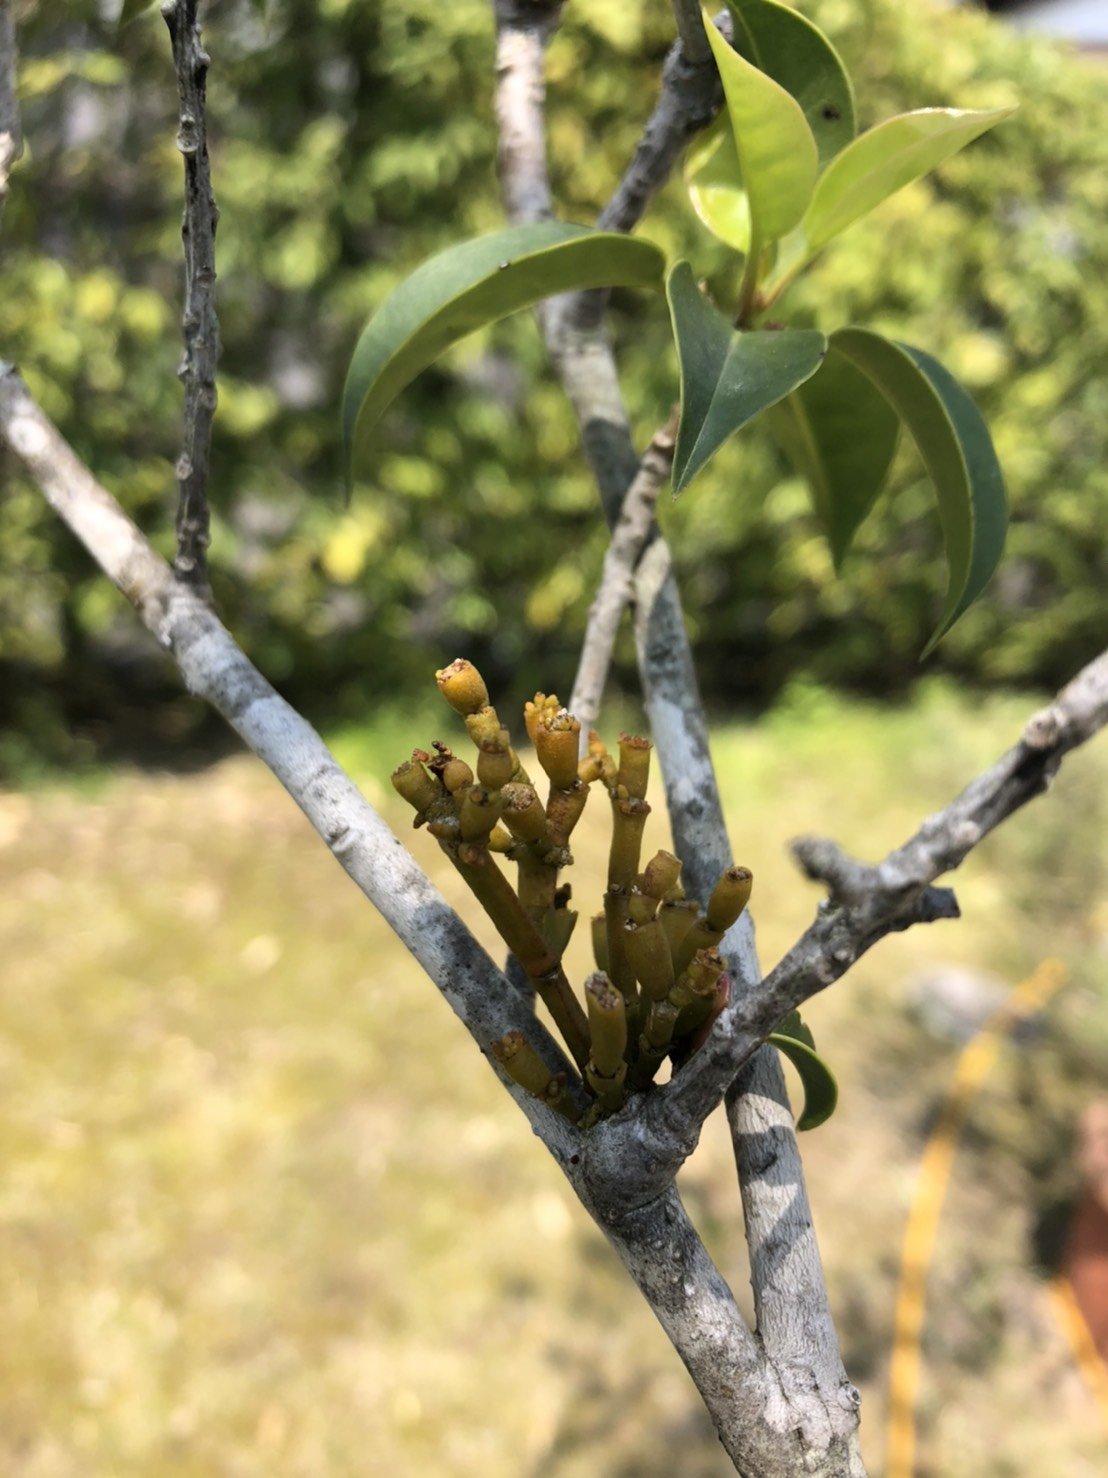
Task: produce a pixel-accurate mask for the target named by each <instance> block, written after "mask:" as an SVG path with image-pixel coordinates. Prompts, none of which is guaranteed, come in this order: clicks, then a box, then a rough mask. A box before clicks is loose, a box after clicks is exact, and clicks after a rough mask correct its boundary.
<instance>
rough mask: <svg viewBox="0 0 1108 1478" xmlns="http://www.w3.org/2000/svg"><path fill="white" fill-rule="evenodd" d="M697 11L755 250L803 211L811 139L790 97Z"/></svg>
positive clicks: (812, 169)
mask: <svg viewBox="0 0 1108 1478" xmlns="http://www.w3.org/2000/svg"><path fill="white" fill-rule="evenodd" d="M703 15H704V26H705V29H706V31H707V33H708V40H709V42H710V44H711V47H712V52H713V54H714V56H715V59H716V65H717V66H718V67H719V75H720V78H721V79H722V81H723V93H724V99H725V102H726V108H727V116H728V120H729V121H730V124H731V131H732V133H733V135H734V138H735V147H736V151H737V153H738V158H739V166H740V169H741V171H742V182H743V187H744V188H745V190H746V193H747V195H748V197H749V200H750V219H751V235H752V242H753V249H754V250H760V249H761V248H763V247H766V246H768V245H769V244H770V243H771V242H773V241H776V240H777V238H778V237H780V236H784V235H785V233H786V232H787V231H791V230H792V228H793V227H794V226H795V225H796V224H797V222H798V221H799V220H800V218H801V216H802V215H803V214H804V210H805V208H806V206H807V204H808V201H809V200H810V199H811V195H812V187H813V185H814V184H815V180H816V171H817V168H818V158H819V156H818V150H817V148H816V141H815V139H814V138H813V137H812V130H811V129H810V128H809V127H808V122H807V119H806V118H805V117H804V114H803V112H802V111H801V108H800V104H799V103H798V102H797V101H796V99H795V98H792V97H790V96H789V94H788V93H787V92H786V91H785V89H784V88H783V87H781V86H780V85H779V84H778V83H776V82H774V81H773V79H772V78H771V77H767V76H766V74H765V73H764V72H760V71H759V70H758V68H757V67H755V66H753V65H751V63H750V62H748V61H746V60H744V58H743V57H741V56H740V55H739V54H738V52H737V51H735V50H733V48H732V47H731V46H729V45H728V43H727V42H726V41H725V40H724V39H723V37H722V36H721V35H720V33H719V32H718V31H717V30H716V28H715V26H714V25H713V24H712V22H711V18H710V16H709V15H708V12H707V11H704V12H703Z"/></svg>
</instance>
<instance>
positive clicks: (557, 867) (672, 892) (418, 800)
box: [392, 658, 835, 1128]
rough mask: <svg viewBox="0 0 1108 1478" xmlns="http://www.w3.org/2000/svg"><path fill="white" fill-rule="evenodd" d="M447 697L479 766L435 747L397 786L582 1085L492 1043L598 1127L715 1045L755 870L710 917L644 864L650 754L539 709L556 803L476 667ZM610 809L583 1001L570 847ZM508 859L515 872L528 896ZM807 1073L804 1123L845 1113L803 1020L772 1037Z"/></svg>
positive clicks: (524, 1075) (725, 884) (396, 776)
mask: <svg viewBox="0 0 1108 1478" xmlns="http://www.w3.org/2000/svg"><path fill="white" fill-rule="evenodd" d="M436 679H437V681H438V685H439V691H440V692H441V693H442V695H443V697H444V698H445V699H446V701H447V702H448V703H449V704H450V706H451V708H453V709H454V710H455V711H456V712H457V713H459V714H460V715H461V716H462V718H463V719H464V721H465V726H466V729H467V730H468V733H469V737H470V739H471V740H472V742H473V745H474V747H475V748H476V751H477V753H476V760H475V763H476V771H475V770H474V767H473V766H471V765H470V764H469V763H468V762H467V761H466V760H464V759H462V758H460V757H459V756H458V755H456V754H454V753H453V751H452V750H451V749H450V748H449V746H448V745H446V744H444V743H443V742H442V741H436V742H435V743H434V744H433V745H432V747H431V749H430V750H424V749H417V750H415V751H414V752H413V754H412V757H411V759H410V760H407V761H406V762H405V763H404V764H402V765H400V766H399V767H398V768H397V769H396V770H394V771H393V775H392V783H393V785H394V787H395V788H396V790H397V791H398V792H399V794H400V795H402V796H403V797H404V799H405V800H406V801H408V803H409V804H410V805H411V806H412V807H413V808H414V809H415V812H416V818H415V824H416V826H426V828H427V830H428V831H429V832H430V833H431V835H432V836H434V837H435V839H436V840H437V841H438V843H439V846H440V847H441V848H442V850H443V851H444V852H445V853H446V855H447V856H448V857H449V858H450V860H451V862H452V863H453V864H454V866H455V867H456V868H457V870H458V872H459V874H460V875H461V877H462V878H463V879H464V880H465V882H466V884H467V885H468V887H469V888H470V889H471V891H472V892H473V894H474V896H475V897H476V898H477V899H478V901H479V902H480V904H481V906H482V907H483V908H484V910H485V912H486V913H487V914H488V916H489V918H490V919H491V920H492V922H493V924H494V925H495V926H496V929H497V932H498V933H499V934H500V937H501V939H502V940H503V941H504V943H505V944H506V945H507V947H508V949H509V950H510V951H511V953H512V955H513V957H514V958H515V960H516V962H517V963H518V965H519V967H520V969H521V970H522V972H523V974H524V975H525V976H526V978H527V980H528V981H529V982H530V985H531V987H532V988H533V990H534V992H535V994H536V995H537V996H538V997H539V999H540V1000H541V1001H542V1002H543V1004H544V1005H545V1006H546V1008H547V1009H548V1011H549V1012H550V1015H551V1017H552V1018H553V1021H554V1023H555V1025H556V1026H557V1028H558V1030H559V1031H560V1032H561V1035H562V1038H563V1039H564V1041H565V1044H566V1046H567V1048H568V1049H569V1053H570V1056H571V1057H572V1059H573V1061H574V1063H575V1064H576V1067H577V1070H578V1073H579V1074H580V1077H579V1078H575V1079H574V1081H572V1082H571V1081H570V1080H569V1074H568V1073H567V1072H564V1071H563V1072H557V1073H555V1072H552V1071H551V1069H550V1067H549V1066H548V1065H547V1064H546V1063H545V1062H544V1061H543V1059H542V1058H541V1057H540V1056H539V1054H538V1052H537V1051H536V1050H535V1049H534V1047H533V1046H532V1045H531V1044H530V1043H528V1041H527V1040H526V1038H525V1037H524V1035H523V1034H522V1033H521V1032H510V1033H509V1034H508V1035H507V1036H505V1037H503V1038H501V1039H500V1041H498V1042H496V1043H494V1044H493V1052H494V1054H495V1056H496V1058H497V1060H498V1061H499V1062H500V1064H501V1066H502V1067H503V1068H504V1070H505V1072H506V1073H507V1074H508V1075H509V1076H510V1077H511V1078H513V1079H514V1080H515V1081H516V1082H517V1083H519V1084H520V1085H521V1086H522V1087H524V1088H526V1089H527V1090H528V1092H530V1093H533V1094H534V1095H535V1096H536V1097H537V1098H540V1099H542V1100H543V1101H544V1102H545V1103H547V1104H549V1105H550V1106H551V1107H552V1108H555V1109H557V1110H559V1112H562V1113H564V1114H566V1115H567V1117H569V1118H571V1119H573V1120H574V1121H575V1122H582V1123H585V1124H589V1123H593V1122H595V1121H596V1120H597V1119H598V1118H600V1117H603V1116H604V1115H606V1114H610V1113H614V1112H615V1111H616V1110H617V1109H619V1108H620V1107H621V1106H622V1104H623V1102H624V1100H625V1098H626V1096H627V1094H628V1093H629V1092H634V1091H638V1090H643V1089H646V1088H648V1087H649V1086H650V1084H651V1083H652V1082H653V1080H654V1078H655V1076H656V1075H657V1073H658V1070H659V1069H660V1067H661V1065H662V1063H663V1062H664V1061H665V1060H666V1058H667V1057H668V1058H670V1059H671V1060H672V1063H673V1067H674V1069H675V1070H676V1069H677V1068H679V1067H680V1066H681V1064H682V1063H683V1062H685V1061H686V1060H687V1059H688V1058H689V1057H690V1056H691V1055H692V1054H693V1053H694V1052H695V1051H696V1050H697V1048H698V1047H700V1046H701V1045H702V1044H703V1042H704V1041H705V1040H706V1038H707V1036H708V1033H709V1032H710V1031H711V1028H712V1023H713V1022H714V1021H715V1019H716V1017H717V1016H718V1015H719V1013H720V1012H721V1011H722V1010H723V1008H724V1006H725V1005H726V1004H727V1001H728V998H729V990H730V985H729V980H728V977H727V974H726V972H725V969H724V962H723V958H722V956H721V954H720V952H719V948H718V946H719V945H720V943H721V941H722V940H723V937H724V935H725V934H726V932H727V930H728V929H730V928H731V926H732V925H733V924H734V923H735V921H736V920H737V919H738V918H739V915H740V914H741V913H742V911H743V909H744V908H745V907H746V905H747V902H748V900H749V898H750V890H751V886H752V883H753V877H752V875H751V873H750V871H749V869H748V868H745V867H729V868H728V869H727V870H726V871H725V872H724V874H723V876H722V877H721V878H720V879H719V881H718V883H717V884H716V886H715V888H714V889H713V890H712V894H711V896H710V898H709V899H708V900H707V903H706V906H705V907H704V908H703V909H702V908H701V907H700V905H699V904H698V903H697V902H696V901H695V900H693V899H689V898H686V897H685V891H684V889H683V888H682V886H681V862H680V860H679V859H678V858H677V857H675V856H674V855H673V853H672V852H666V851H659V852H655V853H654V855H653V856H652V857H650V859H649V860H648V861H647V862H646V863H645V864H643V863H642V860H641V859H642V849H643V834H644V830H645V827H646V821H647V817H648V816H649V815H650V805H649V803H648V802H647V799H646V792H647V786H648V783H649V779H650V753H651V745H650V743H649V741H648V740H646V739H642V738H639V737H636V736H634V735H630V734H621V735H620V738H619V750H618V757H617V755H614V754H610V753H609V752H608V750H607V748H606V747H605V745H604V743H603V742H602V740H601V739H600V737H599V735H598V734H597V733H596V732H595V731H592V732H590V734H589V735H588V740H587V747H585V752H584V753H583V754H582V753H581V751H582V748H583V746H582V744H581V725H580V724H579V723H578V721H577V720H576V719H575V718H574V717H573V716H572V714H570V713H568V712H567V711H566V709H564V708H563V707H562V706H561V704H560V703H559V701H558V699H557V697H556V696H555V695H553V694H549V695H548V694H545V693H536V694H535V697H534V698H533V700H531V701H530V702H529V703H527V704H526V705H525V708H524V722H525V725H526V729H527V737H528V740H529V741H530V743H531V745H532V746H533V748H534V751H535V756H536V759H537V761H538V765H539V768H540V769H541V771H542V772H543V775H544V777H545V779H546V780H547V782H548V786H547V788H546V798H545V801H544V800H543V799H541V798H540V795H539V790H538V788H537V786H536V785H535V783H534V781H533V780H532V778H531V776H530V775H529V774H528V772H527V770H526V769H525V768H524V766H523V764H522V762H521V760H520V757H519V755H518V754H517V752H516V750H515V749H514V748H513V747H512V740H511V735H510V734H509V732H508V730H507V729H506V728H505V727H504V725H503V724H502V723H501V721H500V717H499V715H498V714H497V712H496V709H495V708H494V707H493V706H492V705H491V704H490V702H489V695H488V689H487V688H486V686H485V683H484V680H483V679H482V677H481V674H480V673H479V672H478V671H477V669H476V668H475V667H474V666H473V664H472V663H471V662H467V661H465V660H464V659H461V658H459V659H458V660H457V661H455V662H452V663H451V664H450V666H449V667H446V668H444V669H443V670H442V671H441V672H438V673H436ZM594 786H599V787H600V788H601V789H602V790H603V791H604V792H605V793H606V795H607V797H608V801H609V808H610V813H611V823H612V830H611V843H610V846H609V851H608V876H607V885H606V887H605V889H604V893H603V900H602V907H601V909H600V911H599V912H598V913H596V914H595V916H594V917H593V919H592V945H593V954H594V956H595V961H596V966H597V968H596V971H595V973H594V974H592V975H590V976H589V977H588V979H587V980H586V981H585V986H584V1001H585V1005H584V1007H582V1004H581V998H580V996H579V995H578V994H577V992H576V991H575V990H574V988H573V986H572V985H571V984H570V982H569V980H568V978H567V976H566V972H565V969H564V967H563V964H562V957H563V955H564V953H565V950H566V946H567V945H568V944H569V941H570V937H571V936H572V934H573V930H574V926H575V925H576V923H577V917H578V916H577V913H576V912H575V911H574V910H573V909H572V908H571V907H570V902H571V899H572V889H571V886H570V884H568V883H563V882H560V881H559V875H560V874H561V873H563V872H564V870H565V869H566V868H568V867H570V866H572V864H573V856H572V853H571V852H570V838H571V836H572V834H573V830H574V827H575V826H576V825H577V822H578V821H579V819H580V817H581V813H582V812H583V811H584V809H585V803H586V801H587V800H588V798H589V793H590V790H591V789H592V788H593V787H594ZM498 858H503V859H504V860H505V861H506V862H509V863H514V864H515V866H516V885H515V887H514V888H513V886H512V884H511V883H510V882H509V880H508V877H507V876H506V875H505V873H504V872H503V871H502V870H501V867H500V865H499V863H498V860H497V859H498ZM771 1040H773V1041H775V1042H776V1043H777V1045H778V1046H780V1047H781V1048H782V1050H783V1051H786V1052H787V1053H788V1054H789V1056H790V1057H791V1058H792V1059H793V1060H794V1062H796V1063H797V1065H798V1067H799V1068H800V1069H801V1072H802V1076H803V1077H804V1081H805V1088H806V1093H807V1104H806V1108H805V1112H804V1115H803V1116H802V1118H801V1125H802V1127H805V1128H808V1127H814V1125H815V1124H817V1123H822V1122H823V1120H824V1119H825V1118H826V1117H827V1116H828V1115H829V1114H830V1113H831V1111H832V1109H833V1108H834V1097H835V1093H834V1081H833V1079H831V1077H830V1074H829V1073H828V1072H827V1069H826V1067H825V1066H824V1065H823V1063H822V1062H821V1061H820V1059H819V1058H817V1057H816V1056H815V1053H814V1049H813V1044H812V1039H811V1034H810V1033H809V1032H808V1031H807V1029H806V1028H805V1027H804V1026H803V1025H802V1024H801V1022H800V1020H799V1017H797V1016H796V1015H795V1013H794V1014H793V1016H792V1017H790V1018H789V1019H788V1020H787V1021H786V1022H785V1023H783V1024H782V1026H781V1028H780V1029H779V1031H778V1032H777V1033H775V1034H774V1036H773V1038H772V1039H771Z"/></svg>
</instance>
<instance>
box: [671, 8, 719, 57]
mask: <svg viewBox="0 0 1108 1478" xmlns="http://www.w3.org/2000/svg"><path fill="white" fill-rule="evenodd" d="M673 19H674V20H675V21H676V22H677V34H678V35H679V36H680V37H681V45H682V46H683V47H684V48H685V55H686V56H687V57H688V58H689V60H690V61H691V62H693V63H696V62H702V61H703V60H704V59H705V56H710V55H711V48H710V47H709V45H708V38H707V36H706V35H705V34H704V22H703V21H702V20H701V18H700V0H673Z"/></svg>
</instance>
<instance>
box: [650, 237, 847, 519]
mask: <svg viewBox="0 0 1108 1478" xmlns="http://www.w3.org/2000/svg"><path fill="white" fill-rule="evenodd" d="M666 297H667V298H668V300H669V311H670V316H671V318H672V320H673V334H674V338H675V339H676V340H677V357H678V361H679V364H680V368H681V424H680V426H679V427H678V430H677V447H676V450H675V452H674V458H673V491H674V493H675V494H676V493H679V492H680V491H681V490H682V488H684V487H687V486H688V484H689V482H690V481H691V480H692V478H694V477H695V476H696V474H697V473H698V472H699V471H700V469H701V468H702V467H703V466H704V464H705V463H706V462H707V461H708V459H709V458H710V457H711V456H712V455H713V454H714V453H715V452H716V451H718V450H719V448H720V446H722V444H723V443H724V442H725V441H726V440H727V438H728V437H729V436H730V435H731V434H732V433H733V432H735V431H737V430H738V429H739V428H740V427H741V426H745V425H746V423H747V422H748V421H752V420H753V419H754V417H755V416H757V415H760V414H761V412H762V411H764V410H767V409H768V408H769V407H770V406H771V405H774V404H775V403H776V402H777V401H779V400H780V399H781V398H782V397H783V396H785V395H788V393H789V391H790V390H795V389H796V387H797V386H798V385H800V384H802V383H803V382H804V381H805V380H806V379H808V377H809V375H813V374H815V372H816V370H817V369H818V368H819V366H820V362H821V360H822V359H823V356H824V354H825V352H826V350H827V340H826V338H825V337H824V336H823V334H821V333H818V332H817V331H816V330H814V329H782V330H777V331H773V330H760V331H754V332H749V333H743V332H740V331H739V330H738V329H735V328H732V326H731V324H730V323H729V322H728V320H727V319H726V318H724V317H723V315H722V314H721V313H717V311H716V310H715V308H713V307H712V305H711V304H710V303H709V302H708V300H707V299H706V298H705V297H704V295H703V294H702V293H701V292H700V290H699V288H698V287H697V285H696V279H695V278H694V277H693V271H692V268H691V267H690V266H689V264H688V262H678V263H677V265H676V266H675V267H674V268H673V270H672V271H671V272H670V274H669V278H668V280H667V282H666Z"/></svg>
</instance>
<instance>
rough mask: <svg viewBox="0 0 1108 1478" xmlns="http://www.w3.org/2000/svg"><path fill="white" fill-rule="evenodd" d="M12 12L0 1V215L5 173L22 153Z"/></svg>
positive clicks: (5, 188)
mask: <svg viewBox="0 0 1108 1478" xmlns="http://www.w3.org/2000/svg"><path fill="white" fill-rule="evenodd" d="M16 57H17V53H16V46H15V14H14V10H13V5H12V0H0V214H3V210H4V203H5V201H6V200H7V198H8V176H9V175H10V174H11V169H12V165H13V164H14V163H15V161H16V160H17V159H18V158H19V156H20V155H21V154H22V153H23V132H22V128H21V126H20V121H19V99H18V97H17V95H16V90H15V67H16Z"/></svg>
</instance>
